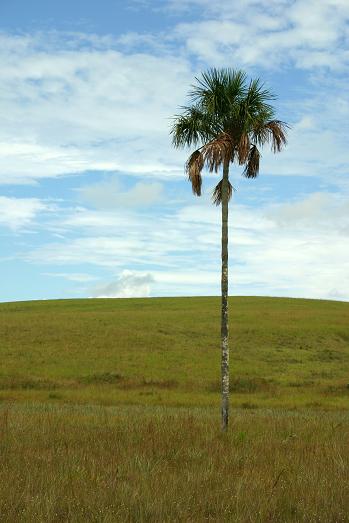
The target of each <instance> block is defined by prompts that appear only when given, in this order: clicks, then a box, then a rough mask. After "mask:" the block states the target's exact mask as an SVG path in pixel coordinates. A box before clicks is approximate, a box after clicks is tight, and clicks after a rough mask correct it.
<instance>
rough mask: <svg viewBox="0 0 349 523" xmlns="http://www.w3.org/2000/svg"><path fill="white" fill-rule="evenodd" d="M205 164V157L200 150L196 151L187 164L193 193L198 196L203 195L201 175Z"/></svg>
mask: <svg viewBox="0 0 349 523" xmlns="http://www.w3.org/2000/svg"><path fill="white" fill-rule="evenodd" d="M203 166H204V158H203V155H202V153H201V152H200V151H194V152H193V153H192V154H191V155H190V157H189V159H188V161H187V163H186V165H185V169H186V172H187V174H188V178H189V180H190V181H191V186H192V189H193V193H194V194H196V195H197V196H201V185H202V177H201V171H202V168H203Z"/></svg>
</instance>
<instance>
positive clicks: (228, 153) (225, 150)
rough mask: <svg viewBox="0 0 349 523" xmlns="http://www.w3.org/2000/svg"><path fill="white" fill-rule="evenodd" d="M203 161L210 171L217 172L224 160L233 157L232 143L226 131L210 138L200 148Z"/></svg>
mask: <svg viewBox="0 0 349 523" xmlns="http://www.w3.org/2000/svg"><path fill="white" fill-rule="evenodd" d="M201 153H202V156H203V159H204V163H205V164H206V165H207V167H208V169H209V171H210V172H213V171H215V172H218V169H219V168H220V166H221V165H223V163H224V160H226V159H227V160H228V161H229V162H230V161H232V160H233V157H234V144H233V141H232V139H231V136H230V135H229V134H228V133H221V134H220V135H219V136H218V137H217V138H216V139H215V140H211V141H210V142H208V143H207V144H206V145H204V146H203V147H202V148H201Z"/></svg>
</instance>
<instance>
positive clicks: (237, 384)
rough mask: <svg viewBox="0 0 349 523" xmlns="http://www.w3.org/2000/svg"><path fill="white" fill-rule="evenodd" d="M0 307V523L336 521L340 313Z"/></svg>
mask: <svg viewBox="0 0 349 523" xmlns="http://www.w3.org/2000/svg"><path fill="white" fill-rule="evenodd" d="M219 313H220V303H219V299H218V298H176V299H170V298H168V299H167V298H161V299H127V300H126V299H125V300H64V301H42V302H27V303H24V302H23V303H10V304H0V349H1V366H0V400H1V401H0V471H1V482H0V521H1V523H3V522H4V523H17V522H18V523H22V522H28V523H51V522H52V523H60V522H69V523H80V522H81V523H85V522H96V523H97V522H98V523H114V522H122V523H124V522H132V523H138V522H141V523H143V522H144V523H158V522H159V523H163V522H164V523H165V522H168V523H172V522H183V523H201V522H207V521H208V522H217V523H222V522H223V523H225V522H234V523H235V522H237V523H247V522H249V523H255V522H257V523H267V522H273V523H287V522H294V523H300V522H302V523H340V522H344V523H349V414H348V410H349V409H348V407H349V303H340V302H328V301H327V302H326V301H314V300H293V299H276V298H232V299H231V300H230V315H231V329H230V335H231V338H230V339H231V344H230V345H231V384H232V387H231V389H232V391H231V401H232V407H233V408H232V411H231V424H230V430H229V431H228V432H227V433H225V434H223V433H222V432H221V430H220V413H219V405H220V397H219V396H220V394H219V374H220V348H219V330H220V326H219Z"/></svg>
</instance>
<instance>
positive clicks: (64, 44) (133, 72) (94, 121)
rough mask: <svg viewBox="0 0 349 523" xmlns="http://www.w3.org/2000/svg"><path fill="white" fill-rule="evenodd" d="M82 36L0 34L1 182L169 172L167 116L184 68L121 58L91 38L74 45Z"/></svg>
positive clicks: (181, 63)
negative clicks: (85, 174)
mask: <svg viewBox="0 0 349 523" xmlns="http://www.w3.org/2000/svg"><path fill="white" fill-rule="evenodd" d="M82 38H83V35H80V34H60V33H53V34H52V33H47V34H37V35H34V36H23V37H20V36H18V37H14V36H9V35H4V34H3V35H2V36H1V37H0V44H2V47H1V46H0V49H1V50H0V57H1V60H2V68H1V71H0V80H1V90H0V113H1V117H2V126H1V129H0V144H1V145H0V182H1V183H11V182H12V183H16V182H18V181H22V180H24V179H26V178H30V179H35V178H40V177H45V176H57V175H60V174H63V173H74V172H83V171H85V170H92V169H94V170H110V171H117V170H123V171H127V172H140V171H145V172H152V171H158V172H160V173H165V174H166V173H167V174H171V172H172V171H173V170H174V171H175V172H176V173H177V174H178V166H176V165H175V161H174V159H175V158H177V157H178V155H177V153H175V151H173V150H172V147H171V145H170V138H169V134H168V130H169V118H170V116H171V115H172V114H173V113H174V112H175V111H176V109H177V107H178V105H180V104H181V102H182V101H183V98H184V95H185V91H186V89H187V85H188V83H189V82H190V80H191V77H192V75H191V71H190V65H189V62H188V61H187V60H186V59H185V58H182V57H180V56H175V55H166V56H156V55H152V54H146V53H139V52H134V53H128V54H122V53H121V52H120V51H118V50H117V49H116V47H115V45H116V43H115V41H113V39H104V38H103V37H101V38H99V37H97V36H96V37H94V38H93V39H92V41H88V45H85V46H84V47H83V48H79V45H81V41H82ZM90 40H91V38H90ZM14 64H15V65H14ZM174 86H175V88H174Z"/></svg>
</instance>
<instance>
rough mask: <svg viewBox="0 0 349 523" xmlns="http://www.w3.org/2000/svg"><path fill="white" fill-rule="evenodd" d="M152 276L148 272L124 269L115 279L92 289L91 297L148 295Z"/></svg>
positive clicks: (136, 296)
mask: <svg viewBox="0 0 349 523" xmlns="http://www.w3.org/2000/svg"><path fill="white" fill-rule="evenodd" d="M153 281H154V278H153V276H152V275H151V274H149V273H138V272H134V271H129V270H124V271H122V273H121V275H120V276H119V278H118V279H117V281H113V282H110V283H107V284H105V285H102V286H99V287H96V288H95V289H94V290H93V291H92V297H93V298H141V297H147V296H149V295H150V286H151V284H152V283H153Z"/></svg>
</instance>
